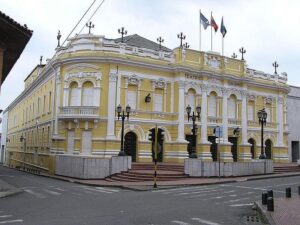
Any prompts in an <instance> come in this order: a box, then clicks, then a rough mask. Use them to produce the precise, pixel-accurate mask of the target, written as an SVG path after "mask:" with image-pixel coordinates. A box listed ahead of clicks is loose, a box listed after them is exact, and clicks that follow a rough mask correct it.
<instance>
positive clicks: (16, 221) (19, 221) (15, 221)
mask: <svg viewBox="0 0 300 225" xmlns="http://www.w3.org/2000/svg"><path fill="white" fill-rule="evenodd" d="M21 222H23V220H20V219H19V220H6V221H2V222H0V224H7V223H21Z"/></svg>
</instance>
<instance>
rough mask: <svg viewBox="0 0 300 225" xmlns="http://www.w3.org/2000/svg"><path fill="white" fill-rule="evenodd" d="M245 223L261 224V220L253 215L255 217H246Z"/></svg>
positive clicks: (244, 218)
mask: <svg viewBox="0 0 300 225" xmlns="http://www.w3.org/2000/svg"><path fill="white" fill-rule="evenodd" d="M243 222H244V223H245V224H249V225H251V224H261V220H260V218H259V217H258V216H255V215H253V216H244V217H243Z"/></svg>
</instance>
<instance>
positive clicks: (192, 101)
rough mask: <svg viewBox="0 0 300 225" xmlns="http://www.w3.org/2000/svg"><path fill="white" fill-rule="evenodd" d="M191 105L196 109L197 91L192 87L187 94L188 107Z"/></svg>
mask: <svg viewBox="0 0 300 225" xmlns="http://www.w3.org/2000/svg"><path fill="white" fill-rule="evenodd" d="M188 105H190V106H191V109H192V111H195V110H196V91H195V90H194V89H192V88H190V89H189V90H188V93H187V96H186V107H187V106H188Z"/></svg>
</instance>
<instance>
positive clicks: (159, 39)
mask: <svg viewBox="0 0 300 225" xmlns="http://www.w3.org/2000/svg"><path fill="white" fill-rule="evenodd" d="M157 42H158V43H159V50H161V43H164V39H162V38H161V37H158V38H157Z"/></svg>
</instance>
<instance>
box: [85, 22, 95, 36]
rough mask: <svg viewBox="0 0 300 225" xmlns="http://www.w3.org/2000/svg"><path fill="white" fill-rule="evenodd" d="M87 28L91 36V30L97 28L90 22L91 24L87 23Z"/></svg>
mask: <svg viewBox="0 0 300 225" xmlns="http://www.w3.org/2000/svg"><path fill="white" fill-rule="evenodd" d="M85 26H86V27H88V28H89V34H91V29H92V28H94V27H95V24H93V23H92V21H90V22H89V23H86V24H85Z"/></svg>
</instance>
